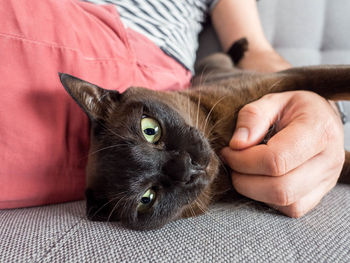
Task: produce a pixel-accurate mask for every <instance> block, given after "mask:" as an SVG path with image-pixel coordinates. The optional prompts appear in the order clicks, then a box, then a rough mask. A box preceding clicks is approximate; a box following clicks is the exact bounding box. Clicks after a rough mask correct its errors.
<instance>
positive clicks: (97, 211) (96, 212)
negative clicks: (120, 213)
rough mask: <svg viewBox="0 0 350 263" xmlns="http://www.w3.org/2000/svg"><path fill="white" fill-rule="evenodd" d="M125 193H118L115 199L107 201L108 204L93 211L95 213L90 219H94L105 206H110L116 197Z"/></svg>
mask: <svg viewBox="0 0 350 263" xmlns="http://www.w3.org/2000/svg"><path fill="white" fill-rule="evenodd" d="M124 193H126V191H124V192H121V193H118V195H117V196H116V197H113V198H112V199H111V200H109V201H108V202H106V203H105V204H104V205H102V206H101V207H100V208H99V209H97V210H96V211H95V213H94V214H93V215H92V218H94V217H95V216H96V215H97V214H98V213H99V212H100V211H101V210H102V209H103V208H104V207H105V206H106V205H108V204H110V203H111V202H113V201H115V200H116V199H118V197H119V196H120V195H122V194H124ZM88 214H90V213H88Z"/></svg>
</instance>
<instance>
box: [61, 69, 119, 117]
mask: <svg viewBox="0 0 350 263" xmlns="http://www.w3.org/2000/svg"><path fill="white" fill-rule="evenodd" d="M58 75H59V77H60V80H61V83H62V85H63V87H64V88H65V89H66V90H67V92H68V93H69V95H71V96H72V97H73V99H74V100H75V101H76V102H77V103H78V104H79V106H80V107H81V108H82V109H83V110H84V111H85V113H86V114H87V115H88V116H89V118H90V119H91V120H96V119H103V118H105V117H106V115H107V114H108V110H109V109H110V108H111V107H112V105H113V104H114V103H116V102H117V101H118V100H119V97H120V93H119V92H117V91H114V90H106V89H103V88H100V87H98V86H96V85H94V84H91V83H89V82H87V81H84V80H82V79H79V78H76V77H74V76H71V75H69V74H64V73H58Z"/></svg>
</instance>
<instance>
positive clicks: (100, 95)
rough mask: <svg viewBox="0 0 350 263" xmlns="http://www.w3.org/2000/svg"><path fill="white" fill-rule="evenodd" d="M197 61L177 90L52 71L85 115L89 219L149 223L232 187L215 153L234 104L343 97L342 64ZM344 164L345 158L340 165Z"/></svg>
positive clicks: (191, 211)
mask: <svg viewBox="0 0 350 263" xmlns="http://www.w3.org/2000/svg"><path fill="white" fill-rule="evenodd" d="M218 61H221V62H219V63H217V62H218ZM203 63H204V64H202V66H201V67H202V69H201V71H202V72H204V73H203V74H201V75H199V76H198V77H197V78H195V79H194V86H193V87H192V88H191V89H188V90H183V91H177V92H174V91H172V92H165V91H163V92H160V91H152V90H149V89H144V88H140V87H131V88H129V89H128V90H126V91H125V92H124V93H123V94H120V93H118V92H117V91H111V90H105V89H102V88H100V87H97V86H95V85H93V84H91V83H88V82H85V81H83V80H80V79H78V78H75V77H73V76H70V75H67V74H60V79H61V82H62V84H63V86H64V87H65V88H66V90H67V91H68V92H69V94H70V95H71V96H72V97H73V98H74V99H75V100H76V102H77V103H78V104H79V105H80V106H81V107H82V109H83V110H84V111H85V112H86V113H87V115H88V116H89V118H90V120H91V149H90V157H89V161H88V167H87V191H86V197H87V215H88V217H89V218H90V219H92V220H120V221H121V222H122V223H123V224H124V225H125V226H126V227H129V228H133V229H152V228H158V227H161V226H163V225H164V224H166V223H167V222H169V221H170V220H174V219H177V218H180V217H188V216H195V215H198V214H201V213H203V212H204V211H206V210H207V208H208V206H209V204H210V203H212V202H213V201H215V200H217V199H218V198H221V197H222V196H223V195H224V194H225V193H227V192H228V191H230V190H232V186H231V181H230V178H229V175H228V174H227V173H226V172H225V171H224V168H223V166H222V163H221V162H220V159H219V157H218V155H217V154H218V152H219V151H220V149H221V148H222V147H224V146H226V145H228V142H229V140H230V139H231V137H232V134H233V131H234V128H235V120H236V118H237V113H238V111H239V110H240V109H241V108H242V106H244V105H245V104H247V103H250V102H252V101H254V100H257V99H259V98H261V97H262V96H264V95H265V94H268V93H273V92H283V91H289V90H310V91H314V92H316V93H318V94H320V95H321V96H323V97H325V98H327V99H333V100H338V99H342V100H349V99H350V92H349V88H350V66H317V67H302V68H294V69H290V70H286V71H282V72H278V73H271V74H258V73H252V72H243V71H238V70H235V69H234V68H233V67H232V65H231V64H230V62H229V60H227V58H225V57H224V56H222V55H218V56H216V57H215V56H214V57H212V58H208V59H207V61H204V62H203ZM215 63H216V65H217V66H215V67H208V66H210V65H213V64H215ZM208 68H209V69H210V70H207V71H205V69H208ZM144 115H146V116H149V117H152V118H154V119H156V120H158V121H159V123H160V125H161V127H162V137H161V139H160V141H159V142H158V143H156V144H152V143H149V142H147V141H146V140H145V139H144V137H143V135H142V131H141V127H140V121H141V118H142V116H144ZM348 166H349V162H348V158H347V161H346V163H345V166H344V167H345V168H348ZM345 168H344V170H345ZM150 187H151V188H152V189H154V191H156V193H157V198H156V201H155V203H154V205H153V206H152V208H151V209H150V210H149V211H146V212H143V213H139V212H138V211H137V209H136V208H137V205H138V202H140V199H141V197H142V195H143V194H144V193H145V191H146V190H147V189H149V188H150Z"/></svg>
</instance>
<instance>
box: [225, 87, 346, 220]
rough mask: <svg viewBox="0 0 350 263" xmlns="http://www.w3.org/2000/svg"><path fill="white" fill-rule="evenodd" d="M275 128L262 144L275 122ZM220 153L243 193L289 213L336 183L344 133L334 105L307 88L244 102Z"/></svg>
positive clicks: (307, 206) (303, 209) (300, 211)
mask: <svg viewBox="0 0 350 263" xmlns="http://www.w3.org/2000/svg"><path fill="white" fill-rule="evenodd" d="M274 123H275V124H276V131H277V133H276V134H275V135H274V136H273V137H272V138H271V139H270V140H269V141H268V142H267V144H259V143H260V142H261V141H262V140H263V139H264V137H265V134H266V132H267V131H268V129H269V127H270V126H271V125H272V124H274ZM229 146H230V147H226V148H224V149H223V150H222V152H221V153H222V157H223V158H224V160H225V162H226V163H227V164H228V165H229V166H230V167H231V168H232V169H233V172H232V183H233V186H234V188H235V189H236V190H237V191H238V192H239V193H240V194H242V195H245V196H247V197H249V198H252V199H255V200H258V201H261V202H264V203H266V204H268V205H270V206H271V207H273V208H275V209H277V210H279V211H280V212H282V213H284V214H285V215H287V216H290V217H301V216H303V215H304V214H306V213H307V212H308V211H309V210H311V209H312V208H314V207H315V206H316V205H317V204H318V203H319V202H320V200H321V199H322V197H323V196H324V195H325V194H326V193H327V192H328V191H330V190H331V189H332V188H333V187H334V186H335V184H336V182H337V179H338V177H339V174H340V172H341V169H342V165H343V163H344V132H343V126H342V123H341V121H340V118H339V117H338V116H337V113H336V111H335V110H334V108H333V107H332V106H331V104H330V103H329V102H328V101H327V100H325V99H324V98H322V97H320V96H319V95H317V94H315V93H312V92H307V91H292V92H285V93H275V94H269V95H266V96H264V97H263V98H261V99H259V100H257V101H255V102H253V103H250V104H248V105H246V106H244V107H243V108H242V109H241V110H240V112H239V114H238V120H237V126H236V130H235V133H234V135H233V137H232V139H231V141H230V145H229Z"/></svg>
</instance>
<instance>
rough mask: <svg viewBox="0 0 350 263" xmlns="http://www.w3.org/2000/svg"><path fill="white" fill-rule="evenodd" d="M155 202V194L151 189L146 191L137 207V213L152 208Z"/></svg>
mask: <svg viewBox="0 0 350 263" xmlns="http://www.w3.org/2000/svg"><path fill="white" fill-rule="evenodd" d="M155 200H156V192H155V191H154V190H152V189H151V188H150V189H148V190H147V191H146V192H145V193H144V194H143V196H142V197H141V200H140V202H139V203H138V205H137V211H138V212H145V211H147V210H148V209H150V208H151V207H152V206H153V204H154V201H155Z"/></svg>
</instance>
